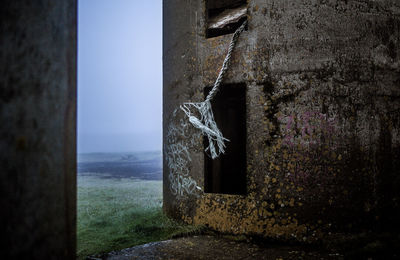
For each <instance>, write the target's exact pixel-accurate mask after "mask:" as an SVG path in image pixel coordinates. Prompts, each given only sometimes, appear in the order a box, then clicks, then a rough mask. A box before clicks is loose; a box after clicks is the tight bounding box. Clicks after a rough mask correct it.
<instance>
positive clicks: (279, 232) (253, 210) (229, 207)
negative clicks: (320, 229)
mask: <svg viewBox="0 0 400 260" xmlns="http://www.w3.org/2000/svg"><path fill="white" fill-rule="evenodd" d="M197 203H198V207H197V209H196V213H195V216H194V218H193V223H194V224H196V225H207V226H209V227H210V228H212V229H215V230H218V231H221V232H228V233H234V234H240V233H247V234H258V235H264V236H269V237H284V238H287V239H289V238H296V237H303V236H304V235H305V233H306V231H307V227H306V226H305V225H303V224H299V223H298V221H297V219H296V218H294V217H293V216H288V215H287V216H285V217H284V218H277V215H280V214H279V213H278V212H274V211H273V208H270V207H269V206H270V205H268V203H267V202H265V201H264V202H262V203H261V204H260V205H259V206H258V205H257V204H258V203H256V201H255V200H252V199H250V198H248V197H243V196H236V195H222V194H205V195H204V196H203V197H202V198H200V199H199V200H198V202H197Z"/></svg>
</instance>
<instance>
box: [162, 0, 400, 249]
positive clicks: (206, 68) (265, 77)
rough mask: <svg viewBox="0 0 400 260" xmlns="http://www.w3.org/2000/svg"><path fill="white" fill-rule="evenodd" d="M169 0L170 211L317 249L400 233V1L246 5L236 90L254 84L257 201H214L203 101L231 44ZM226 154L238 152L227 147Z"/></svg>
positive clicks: (201, 13)
mask: <svg viewBox="0 0 400 260" xmlns="http://www.w3.org/2000/svg"><path fill="white" fill-rule="evenodd" d="M205 12H206V10H205V3H204V1H186V0H174V1H164V13H163V14H164V22H163V25H164V37H163V38H164V42H163V43H164V50H163V52H164V54H163V59H164V103H163V106H164V107H163V119H164V120H163V128H164V150H163V151H164V209H165V211H166V213H167V214H169V215H170V216H173V217H175V218H177V219H182V220H184V221H185V222H187V223H194V224H204V225H207V226H209V227H211V228H213V229H215V230H219V231H224V232H232V233H250V234H252V233H255V234H259V235H263V236H266V237H273V238H278V239H283V240H292V239H293V240H300V241H310V242H313V241H314V242H315V241H317V240H328V239H329V238H331V237H332V239H333V238H334V237H335V238H337V236H334V234H343V237H345V236H346V235H348V234H351V233H358V232H362V231H365V232H370V231H374V232H383V231H388V232H391V233H392V234H397V233H396V232H398V230H399V227H400V222H399V219H400V215H399V214H400V213H399V212H400V209H399V201H400V174H399V173H400V158H399V157H400V2H398V1H395V0H380V1H372V0H363V1H359V0H346V1H342V0H313V1H302V0H293V1H284V0H282V1H273V0H268V1H265V0H252V1H248V22H249V23H248V31H245V32H243V33H242V34H241V36H240V39H239V41H238V44H237V48H236V49H235V51H234V53H233V56H232V63H231V68H230V69H229V71H228V73H227V75H226V82H227V83H245V84H246V86H247V95H246V98H247V122H246V123H247V133H248V135H247V147H246V150H247V172H246V175H247V191H248V193H247V195H246V196H239V195H223V194H211V193H204V192H203V190H204V163H203V161H204V154H203V143H202V137H201V135H200V134H199V132H198V131H197V130H196V129H194V128H193V127H192V126H191V125H190V124H189V123H188V121H187V120H186V119H185V118H184V114H183V113H182V112H181V111H180V110H179V105H180V104H182V103H183V102H187V101H201V100H203V98H204V97H203V89H204V88H205V87H206V86H210V85H212V84H213V82H214V80H215V79H216V77H217V74H218V71H219V68H220V66H221V64H222V61H223V59H224V56H225V53H226V50H227V47H228V45H229V41H230V37H231V35H223V36H220V37H215V38H210V39H206V37H205V28H206V20H205V17H206V15H205ZM228 149H229V144H228Z"/></svg>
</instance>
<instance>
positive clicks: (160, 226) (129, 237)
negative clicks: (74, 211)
mask: <svg viewBox="0 0 400 260" xmlns="http://www.w3.org/2000/svg"><path fill="white" fill-rule="evenodd" d="M196 229H198V228H197V227H193V226H187V225H183V224H180V223H177V222H175V221H172V220H170V219H168V218H167V217H166V216H165V215H164V214H163V212H162V181H160V180H149V181H144V180H138V179H134V178H101V176H96V175H88V176H80V175H78V229H77V230H78V231H77V232H78V234H77V235H78V251H77V254H78V257H79V259H83V258H85V256H88V255H93V254H101V253H106V252H110V251H114V250H120V249H123V248H127V247H131V246H134V245H139V244H144V243H148V242H151V241H159V240H164V239H168V238H170V237H171V236H174V235H177V234H180V233H190V232H193V231H195V230H196Z"/></svg>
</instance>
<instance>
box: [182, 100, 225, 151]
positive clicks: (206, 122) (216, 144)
mask: <svg viewBox="0 0 400 260" xmlns="http://www.w3.org/2000/svg"><path fill="white" fill-rule="evenodd" d="M191 107H194V108H196V109H197V110H198V111H199V113H200V119H199V118H197V117H195V116H194V115H193V114H192V113H191V111H190V108H191ZM180 108H181V109H182V111H183V112H185V114H186V115H187V116H188V118H189V122H190V123H191V124H192V125H193V126H194V127H196V128H198V129H200V131H201V132H202V133H203V135H204V136H207V138H208V144H209V145H208V147H207V148H206V149H205V151H207V150H209V151H210V155H211V158H212V159H215V158H217V157H218V156H219V155H220V154H221V153H224V152H225V143H224V142H225V141H229V140H228V139H226V138H225V137H223V135H222V133H221V131H219V129H218V126H217V123H216V122H215V120H214V114H213V112H212V109H211V103H210V101H208V100H206V101H204V102H199V103H184V104H183V105H181V106H180ZM217 148H218V149H217Z"/></svg>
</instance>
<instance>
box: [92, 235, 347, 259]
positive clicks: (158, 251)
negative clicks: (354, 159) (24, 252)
mask: <svg viewBox="0 0 400 260" xmlns="http://www.w3.org/2000/svg"><path fill="white" fill-rule="evenodd" d="M92 259H108V260H131V259H205V260H206V259H221V260H222V259H227V260H228V259H229V260H231V259H266V260H277V259H343V256H342V255H341V254H339V253H335V252H330V253H329V252H319V251H316V250H313V249H310V248H304V247H303V248H302V247H300V246H282V245H270V246H262V245H257V244H255V243H249V242H246V241H235V240H232V239H228V238H224V237H215V236H194V237H186V238H178V239H172V240H166V241H161V242H154V243H148V244H145V245H141V246H135V247H132V248H127V249H124V250H121V251H117V252H112V253H109V254H108V255H106V256H103V257H101V258H100V257H99V258H96V257H94V258H92Z"/></svg>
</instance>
